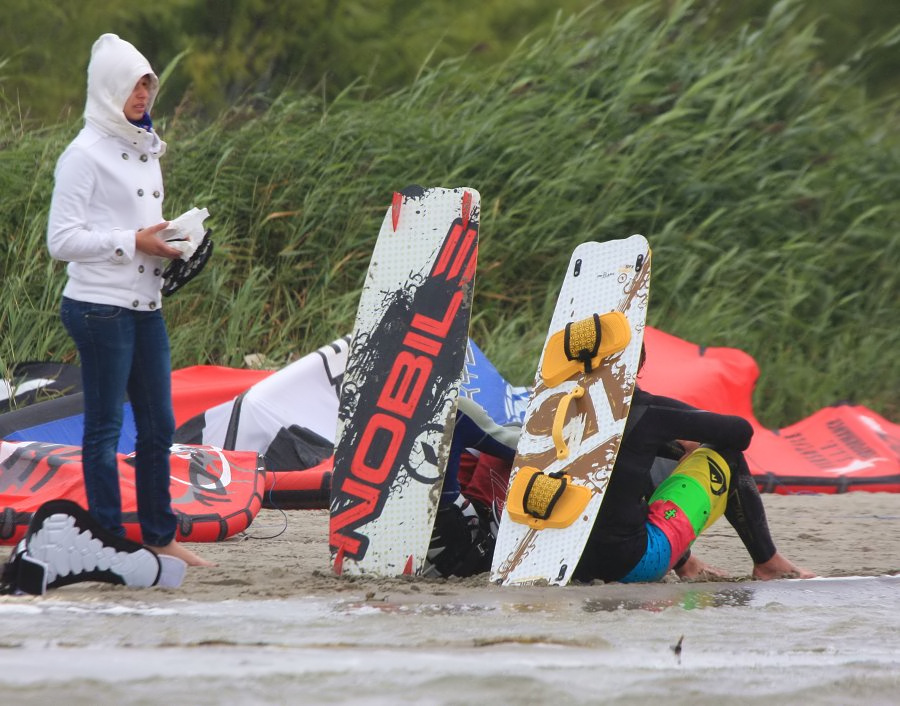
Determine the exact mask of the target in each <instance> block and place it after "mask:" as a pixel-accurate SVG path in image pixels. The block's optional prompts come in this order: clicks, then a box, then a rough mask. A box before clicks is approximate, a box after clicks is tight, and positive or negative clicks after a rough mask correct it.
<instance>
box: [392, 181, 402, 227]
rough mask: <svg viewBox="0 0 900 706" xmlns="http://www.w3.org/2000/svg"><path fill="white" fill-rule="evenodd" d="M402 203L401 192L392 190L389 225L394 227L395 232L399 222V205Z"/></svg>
mask: <svg viewBox="0 0 900 706" xmlns="http://www.w3.org/2000/svg"><path fill="white" fill-rule="evenodd" d="M402 204H403V194H401V193H400V192H399V191H395V192H394V197H393V198H392V199H391V226H392V227H393V229H394V232H395V233H396V232H397V224H398V223H399V222H400V206H401V205H402Z"/></svg>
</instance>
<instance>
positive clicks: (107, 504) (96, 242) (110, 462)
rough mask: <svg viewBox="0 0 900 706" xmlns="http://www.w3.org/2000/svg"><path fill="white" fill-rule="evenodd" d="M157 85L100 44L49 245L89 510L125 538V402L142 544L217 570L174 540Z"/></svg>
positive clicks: (169, 253) (121, 48)
mask: <svg viewBox="0 0 900 706" xmlns="http://www.w3.org/2000/svg"><path fill="white" fill-rule="evenodd" d="M158 88H159V80H158V78H157V77H156V74H154V73H153V69H152V68H151V66H150V63H149V62H148V61H147V59H145V58H144V56H143V55H142V54H141V53H140V52H139V51H138V50H137V49H136V48H135V47H134V46H133V45H131V44H130V43H128V42H126V41H124V40H123V39H120V38H119V37H118V36H116V35H114V34H104V35H102V36H101V37H100V38H99V39H98V40H97V41H96V42H95V43H94V45H93V48H92V50H91V59H90V63H89V65H88V81H87V101H86V105H85V111H84V118H85V124H84V127H83V128H82V130H81V132H80V133H79V134H78V135H77V137H76V138H75V139H74V140H73V141H72V142H71V144H69V146H68V147H67V148H66V150H65V151H64V152H63V154H62V156H61V157H60V158H59V161H58V163H57V165H56V172H55V180H56V181H55V186H54V190H53V198H52V201H51V205H50V217H49V225H48V230H47V245H48V248H49V251H50V254H51V256H53V257H54V258H56V259H58V260H64V261H67V262H68V263H69V264H68V266H67V267H66V272H67V274H68V281H67V282H66V286H65V288H64V290H63V301H62V305H61V308H60V313H61V318H62V322H63V325H64V326H65V327H66V330H67V331H68V332H69V335H71V336H72V339H73V340H74V341H75V345H76V347H77V348H78V353H79V357H80V359H81V371H82V383H83V387H84V439H83V449H82V463H83V469H84V483H85V491H86V494H87V499H88V510H89V511H90V513H91V515H92V516H93V517H94V518H95V519H96V520H97V521H98V522H99V523H100V524H101V525H102V526H103V527H104V528H106V529H107V530H109V531H111V532H113V533H115V534H117V535H119V536H124V534H125V530H124V527H123V525H122V509H121V496H120V492H119V477H118V465H117V459H116V449H117V447H118V442H119V435H120V433H121V429H122V403H123V402H124V399H125V395H126V393H127V394H128V397H129V399H130V402H131V407H132V410H133V413H134V418H135V425H136V428H137V440H136V444H135V457H136V458H135V479H136V486H137V487H136V492H137V502H138V519H139V523H140V527H141V532H142V535H143V541H144V543H145V544H146V545H147V546H149V547H150V548H151V549H153V550H154V551H156V552H158V553H161V554H169V555H173V556H177V557H179V558H181V559H184V560H185V561H186V562H187V563H188V564H192V565H204V564H208V562H205V561H204V560H202V559H200V558H199V557H198V556H196V555H195V554H194V553H193V552H191V551H190V550H188V549H187V548H186V547H184V546H183V545H180V544H178V543H177V542H176V541H175V529H176V516H175V513H174V512H173V510H172V502H171V496H170V492H169V482H170V478H169V454H170V447H171V444H172V437H173V434H174V429H175V419H174V413H173V411H172V397H171V359H170V353H169V338H168V333H167V331H166V326H165V322H164V320H163V318H162V312H161V305H162V297H161V294H160V289H161V286H162V272H163V269H164V267H165V264H166V262H167V261H168V260H171V259H174V258H177V257H179V256H180V255H181V253H180V251H179V250H176V249H174V248H172V247H170V246H169V245H167V244H166V243H165V242H164V241H163V240H162V239H161V238H160V237H159V235H158V233H159V231H161V230H162V229H164V228H165V227H166V226H167V225H168V223H167V222H166V221H164V220H163V215H162V204H163V196H164V192H163V180H162V172H161V170H160V166H159V158H160V157H162V155H163V154H164V153H165V150H166V143H165V142H163V141H162V140H161V139H160V138H159V136H158V135H157V134H156V132H154V130H153V123H152V121H151V119H150V109H151V107H152V106H153V101H154V99H155V97H156V93H157V91H158Z"/></svg>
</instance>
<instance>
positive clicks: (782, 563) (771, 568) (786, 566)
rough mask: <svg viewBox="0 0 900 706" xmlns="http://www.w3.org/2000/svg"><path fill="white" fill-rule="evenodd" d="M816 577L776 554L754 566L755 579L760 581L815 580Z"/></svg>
mask: <svg viewBox="0 0 900 706" xmlns="http://www.w3.org/2000/svg"><path fill="white" fill-rule="evenodd" d="M815 577H816V575H815V574H814V573H813V572H812V571H807V570H806V569H803V568H801V567H799V566H797V565H796V564H794V563H793V562H791V561H789V560H788V559H786V558H785V557H783V556H782V555H781V554H779V553H778V552H775V556H773V557H772V558H771V559H769V560H768V561H765V562H763V563H762V564H755V565H754V566H753V578H755V579H758V580H760V581H771V580H772V579H814V578H815Z"/></svg>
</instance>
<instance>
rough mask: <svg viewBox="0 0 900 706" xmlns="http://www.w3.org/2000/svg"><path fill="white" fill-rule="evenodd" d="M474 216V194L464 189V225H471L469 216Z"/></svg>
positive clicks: (464, 226)
mask: <svg viewBox="0 0 900 706" xmlns="http://www.w3.org/2000/svg"><path fill="white" fill-rule="evenodd" d="M471 216H472V194H471V193H470V192H469V191H463V195H462V227H463V229H466V228H468V227H469V218H471Z"/></svg>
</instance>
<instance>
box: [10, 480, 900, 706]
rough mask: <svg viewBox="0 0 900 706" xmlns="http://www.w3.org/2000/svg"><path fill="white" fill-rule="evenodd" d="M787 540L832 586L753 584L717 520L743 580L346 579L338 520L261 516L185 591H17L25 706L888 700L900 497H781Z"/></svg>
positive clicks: (718, 534) (710, 549)
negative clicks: (334, 560) (563, 583)
mask: <svg viewBox="0 0 900 706" xmlns="http://www.w3.org/2000/svg"><path fill="white" fill-rule="evenodd" d="M763 498H764V501H765V504H766V509H767V513H768V517H769V522H770V525H771V527H772V532H773V535H774V537H775V540H776V543H777V545H778V548H779V549H780V551H782V553H784V554H785V555H786V556H788V557H789V558H791V559H792V560H793V561H795V563H797V564H799V565H801V566H803V567H805V568H807V569H809V570H811V571H814V572H816V573H817V574H819V575H820V576H821V577H823V578H818V579H812V580H777V581H767V582H763V581H755V580H752V579H751V578H750V572H751V568H752V567H751V563H750V560H749V558H748V557H747V555H746V553H745V552H744V550H743V547H742V545H741V544H740V541H739V540H738V538H737V536H736V534H735V533H734V532H733V530H732V529H731V527H730V526H729V525H728V524H727V523H726V522H725V521H724V520H720V521H719V522H718V523H717V524H716V525H715V526H713V527H712V528H711V529H710V530H709V532H708V534H705V535H704V536H703V537H701V539H700V540H698V542H697V543H696V544H695V546H694V550H695V552H696V553H697V555H698V556H699V557H701V558H702V559H703V560H704V561H706V562H707V563H709V564H712V565H714V566H716V567H718V568H720V569H723V570H725V571H727V572H728V573H729V574H731V579H730V580H723V581H716V582H680V581H678V579H677V578H675V577H674V575H673V574H670V575H669V577H668V578H667V579H666V580H665V581H663V582H661V583H658V584H642V585H637V584H632V585H624V584H606V585H604V584H593V585H577V586H567V587H564V588H560V587H523V588H504V587H500V586H494V585H490V584H489V583H488V578H487V575H486V574H484V575H481V576H476V577H472V578H468V579H465V580H457V579H450V580H434V579H421V578H397V579H376V578H354V577H338V576H335V575H334V574H333V573H332V572H331V571H330V568H329V553H328V547H327V527H328V516H327V512H326V511H324V510H295V511H286V512H284V513H282V512H280V511H277V510H270V509H267V510H263V511H262V512H260V514H259V515H258V516H257V518H256V519H255V521H254V522H253V523H252V525H251V526H250V527H249V529H248V530H247V531H246V532H244V533H243V534H242V535H239V536H236V537H233V538H231V539H229V540H226V541H224V542H219V543H212V544H194V545H191V546H192V548H193V549H194V550H196V551H197V552H198V553H200V554H201V555H202V556H204V557H205V558H208V559H211V560H213V561H215V562H217V566H215V567H212V568H190V569H189V570H188V574H187V577H186V579H185V581H184V584H183V585H182V586H181V587H180V588H177V589H175V588H172V589H160V588H151V589H142V590H141V589H129V588H125V587H121V586H112V585H106V584H97V583H94V584H89V583H82V584H76V585H72V586H67V587H64V588H61V589H57V590H54V591H50V592H48V593H47V595H45V596H43V597H28V596H2V597H0V625H2V626H3V627H2V631H0V633H2V637H0V648H2V649H0V660H2V668H0V688H2V689H3V690H4V693H5V694H7V695H13V696H14V697H15V702H16V703H17V704H31V703H34V704H42V703H48V702H52V701H56V700H60V699H65V700H66V702H67V703H70V704H86V705H87V704H91V705H92V706H93V705H95V704H107V703H109V704H122V703H128V704H157V703H166V702H171V701H176V700H177V701H178V702H185V701H187V702H190V703H193V704H218V703H223V702H225V701H227V702H228V703H229V704H271V703H279V704H280V703H284V704H293V703H298V702H303V703H353V704H394V703H397V702H398V701H401V702H403V703H415V704H464V703H472V702H474V701H482V700H493V701H497V702H499V703H504V702H511V701H515V702H517V703H522V704H545V703H550V702H565V703H589V704H594V703H598V704H599V703H602V704H609V703H613V704H633V703H648V702H651V701H657V700H665V702H666V703H667V705H671V704H682V703H684V704H688V703H690V704H720V703H726V702H727V703H729V704H771V703H799V702H806V703H812V704H820V703H821V704H842V705H845V704H849V703H865V704H867V705H869V704H892V703H896V694H897V693H898V690H900V637H898V636H900V575H895V574H897V573H898V572H900V496H897V495H894V494H886V493H877V494H869V493H849V494H844V495H795V496H780V495H764V496H763Z"/></svg>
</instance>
